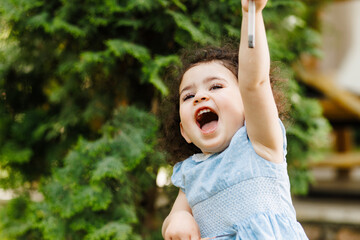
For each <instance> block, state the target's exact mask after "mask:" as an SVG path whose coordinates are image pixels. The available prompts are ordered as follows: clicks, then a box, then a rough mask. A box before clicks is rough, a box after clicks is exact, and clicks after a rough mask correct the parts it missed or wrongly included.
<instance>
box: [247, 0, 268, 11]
mask: <svg viewBox="0 0 360 240" xmlns="http://www.w3.org/2000/svg"><path fill="white" fill-rule="evenodd" d="M249 1H250V0H241V5H242V8H243V10H244V11H245V12H248V10H249ZM253 1H255V5H256V12H260V11H262V10H263V9H264V7H265V6H266V3H267V1H268V0H253Z"/></svg>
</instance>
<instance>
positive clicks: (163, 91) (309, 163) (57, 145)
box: [0, 0, 360, 240]
mask: <svg viewBox="0 0 360 240" xmlns="http://www.w3.org/2000/svg"><path fill="white" fill-rule="evenodd" d="M240 2H241V1H240V0H209V1H200V0H121V1H118V0H102V1H99V0H81V1H80V0H72V1H69V0H46V1H45V0H33V1H27V0H2V1H1V2H0V239H4V240H10V239H11V240H12V239H56V240H57V239H66V240H68V239H121V240H133V239H146V240H158V239H159V240H160V239H162V237H161V232H160V229H161V224H162V221H163V219H164V218H165V217H166V215H167V214H168V213H169V210H170V208H171V206H172V203H173V200H174V198H175V197H176V195H177V191H178V190H177V189H176V188H174V187H173V186H172V185H171V184H170V180H169V177H170V175H171V172H172V166H171V165H170V164H168V163H167V161H168V160H169V159H171V156H170V155H169V154H168V153H167V152H166V149H163V148H161V147H160V144H159V143H160V142H161V140H162V130H163V122H162V118H161V117H160V115H159V109H160V108H161V107H162V104H161V102H162V100H163V99H164V98H165V97H166V96H167V95H168V92H169V86H168V84H167V82H166V81H165V79H166V76H167V75H169V71H168V69H169V68H170V67H171V66H175V65H178V64H179V57H178V51H179V50H180V49H182V48H184V47H190V46H193V45H194V44H198V45H209V44H211V45H221V44H222V43H223V42H224V41H229V40H232V41H235V42H237V41H238V40H239V37H240V26H241V14H242V13H241V4H240ZM359 11H360V1H357V0H341V1H340V0H338V1H336V0H332V1H330V0H317V1H314V0H298V1H292V0H281V1H280V0H269V2H268V5H267V8H266V9H265V10H264V12H263V14H264V19H265V24H266V28H267V36H268V41H269V46H270V52H271V58H272V61H273V62H274V63H276V65H277V66H280V72H281V75H282V77H283V78H287V79H289V86H288V88H287V101H288V103H290V107H289V117H288V118H287V120H286V121H285V125H286V128H287V139H288V155H287V159H288V170H289V176H290V179H291V187H292V189H291V190H292V193H293V195H294V205H295V208H296V210H297V216H298V220H299V221H300V222H301V223H302V224H303V226H304V228H305V231H306V232H307V234H308V236H309V239H311V240H335V239H336V240H342V239H346V240H352V239H360V201H359V200H360V151H359V150H360V147H359V145H360V125H359V122H360V98H359V95H360V81H359V78H360V65H359V62H360V28H359V26H360V15H359V14H358V13H359Z"/></svg>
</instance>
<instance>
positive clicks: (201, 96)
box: [194, 94, 209, 104]
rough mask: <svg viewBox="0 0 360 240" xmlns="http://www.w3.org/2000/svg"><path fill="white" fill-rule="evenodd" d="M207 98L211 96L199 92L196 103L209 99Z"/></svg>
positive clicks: (195, 99)
mask: <svg viewBox="0 0 360 240" xmlns="http://www.w3.org/2000/svg"><path fill="white" fill-rule="evenodd" d="M207 100H209V97H208V96H207V95H204V94H201V95H200V94H197V96H195V98H194V104H198V103H200V102H203V101H207Z"/></svg>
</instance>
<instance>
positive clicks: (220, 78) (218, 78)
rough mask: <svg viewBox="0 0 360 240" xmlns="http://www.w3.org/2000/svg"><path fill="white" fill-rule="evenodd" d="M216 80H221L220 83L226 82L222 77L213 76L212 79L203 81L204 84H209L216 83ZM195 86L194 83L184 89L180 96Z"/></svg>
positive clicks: (208, 78)
mask: <svg viewBox="0 0 360 240" xmlns="http://www.w3.org/2000/svg"><path fill="white" fill-rule="evenodd" d="M215 80H220V81H226V80H225V79H224V78H222V77H219V76H211V77H207V78H205V79H204V80H203V83H209V82H212V81H215ZM193 86H194V83H192V84H190V85H188V86H186V87H184V88H183V89H182V90H181V91H180V96H181V94H182V93H183V92H185V91H187V90H189V89H191V88H192V87H193Z"/></svg>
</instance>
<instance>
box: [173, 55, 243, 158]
mask: <svg viewBox="0 0 360 240" xmlns="http://www.w3.org/2000/svg"><path fill="white" fill-rule="evenodd" d="M179 91H180V109H179V113H180V121H181V122H180V130H181V134H182V136H183V137H184V139H185V140H186V141H187V142H188V143H193V144H195V145H196V146H197V147H198V148H200V149H201V151H202V152H203V153H215V152H221V151H223V150H224V149H225V148H226V147H228V146H229V144H230V141H231V138H232V137H233V136H234V134H235V132H236V131H237V130H238V129H239V128H240V127H242V126H243V125H244V107H243V103H242V99H241V95H240V90H239V85H238V82H237V78H236V76H235V75H234V74H233V73H232V72H231V71H230V70H229V69H227V68H226V67H225V66H224V65H222V64H221V62H220V61H211V62H206V63H200V64H198V65H195V66H193V67H191V68H190V69H189V70H187V71H186V72H185V74H184V76H183V78H182V82H181V84H180V88H179Z"/></svg>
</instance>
